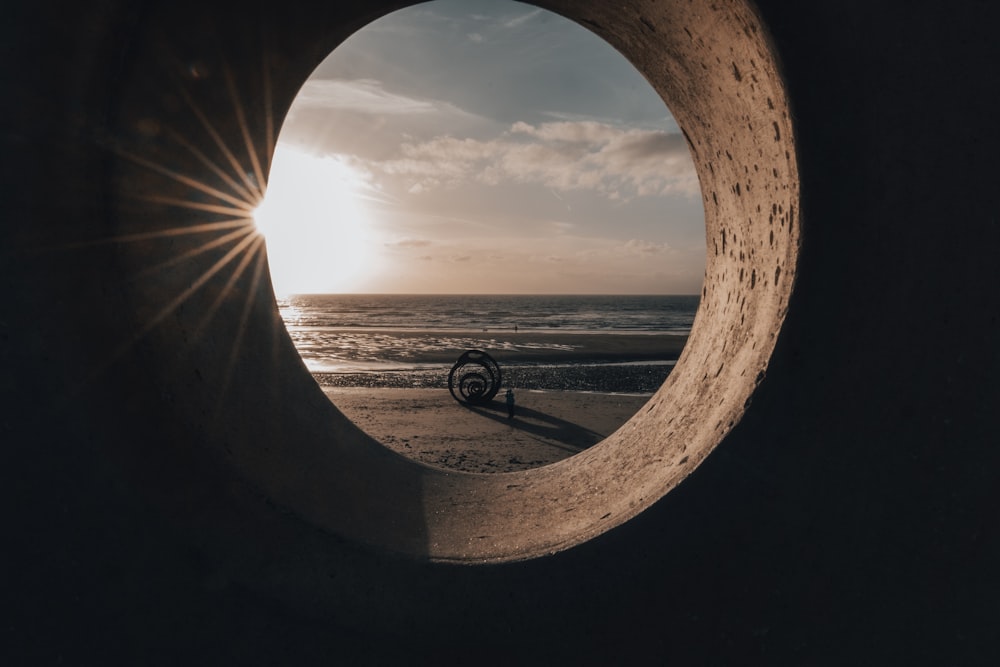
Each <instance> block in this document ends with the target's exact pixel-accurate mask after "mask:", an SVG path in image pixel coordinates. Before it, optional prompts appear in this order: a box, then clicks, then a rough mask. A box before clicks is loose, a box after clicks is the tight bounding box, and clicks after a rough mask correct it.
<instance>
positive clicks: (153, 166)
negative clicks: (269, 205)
mask: <svg viewBox="0 0 1000 667" xmlns="http://www.w3.org/2000/svg"><path fill="white" fill-rule="evenodd" d="M118 154H119V155H121V156H122V157H124V158H125V159H127V160H131V161H132V162H134V163H136V164H138V165H140V166H143V167H146V168H147V169H150V170H152V171H155V172H156V173H158V174H162V175H163V176H166V177H167V178H170V179H172V180H174V181H177V182H178V183H181V184H183V185H187V186H188V187H190V188H193V189H195V190H198V191H200V192H204V193H205V194H207V195H211V196H213V197H215V198H216V199H221V200H222V201H225V202H229V203H230V204H233V205H234V206H240V207H242V206H247V207H250V208H253V206H254V202H253V201H252V200H249V201H248V200H246V199H241V198H239V197H235V196H233V195H230V194H227V193H225V192H222V191H221V190H218V189H216V188H213V187H211V186H209V185H206V184H204V183H202V182H201V181H199V180H197V179H195V178H191V177H190V176H185V175H184V174H179V173H177V172H176V171H173V170H172V169H168V168H166V167H164V166H162V165H159V164H157V163H155V162H153V161H152V160H147V159H145V158H142V157H139V156H138V155H134V154H132V153H128V152H126V151H124V150H120V149H119V150H118Z"/></svg>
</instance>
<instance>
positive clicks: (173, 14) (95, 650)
mask: <svg viewBox="0 0 1000 667" xmlns="http://www.w3.org/2000/svg"><path fill="white" fill-rule="evenodd" d="M404 4H406V3H389V2H386V3H380V2H368V3H363V4H359V5H353V6H348V7H344V6H342V3H326V5H328V6H326V7H325V8H324V9H318V8H316V7H314V6H313V3H280V4H274V3H269V4H263V3H261V4H258V3H246V2H242V3H235V2H232V3H231V2H217V3H211V5H210V6H209V5H207V4H206V3H188V2H185V1H183V0H181V1H178V2H171V3H142V5H141V6H139V3H125V2H112V1H110V0H109V1H105V2H100V1H95V2H90V3H86V2H81V3H72V4H68V3H67V4H65V6H64V7H62V8H61V9H62V12H61V13H56V12H54V11H53V9H52V6H51V5H46V7H44V8H38V9H35V8H33V7H32V6H29V3H19V6H17V7H15V8H14V9H11V10H8V12H7V14H6V20H5V23H4V24H3V35H2V40H0V43H2V44H3V45H4V47H5V50H6V53H5V55H6V56H7V57H6V58H5V60H4V63H5V64H4V66H3V77H4V79H3V83H4V90H5V91H7V93H6V99H7V100H9V101H10V100H13V101H14V102H13V103H10V102H8V104H5V105H4V107H3V112H2V113H3V114H4V128H5V131H4V135H3V136H4V153H3V155H4V157H3V160H4V176H5V179H4V182H5V186H6V188H5V190H6V197H5V199H4V207H5V215H4V224H3V226H2V234H3V242H2V246H0V247H2V249H0V253H2V254H0V258H2V261H0V272H2V278H3V284H5V285H7V286H8V287H9V288H10V293H9V294H8V296H7V309H6V311H5V313H4V314H3V315H2V316H0V340H3V348H2V362H3V368H4V369H5V371H4V373H3V374H2V377H0V387H2V388H3V406H4V411H3V419H2V422H0V428H2V440H3V443H4V447H3V451H4V454H5V457H4V471H5V473H6V474H5V486H4V488H5V491H7V492H8V494H9V497H10V499H9V500H8V502H6V503H5V509H6V510H7V514H8V515H9V516H8V517H7V521H6V522H5V526H6V528H7V534H8V536H9V537H8V540H7V542H8V547H7V549H6V552H7V555H8V563H9V564H8V565H7V567H6V572H5V577H4V584H3V585H4V589H3V593H4V600H5V601H6V602H7V605H6V612H7V615H8V618H7V619H5V622H4V633H5V637H4V641H3V642H2V643H0V645H2V646H3V647H4V648H3V649H2V650H3V651H5V652H10V653H11V655H12V657H13V658H16V660H15V661H13V662H12V663H11V664H19V663H20V664H44V663H49V662H57V661H58V660H59V659H60V658H62V659H64V661H65V662H69V663H87V662H104V663H113V662H132V663H135V662H143V663H149V662H163V663H167V664H176V663H177V662H202V661H204V662H207V661H216V662H223V663H233V662H261V663H264V662H285V663H290V664H292V663H305V662H313V661H324V662H329V661H331V659H334V658H337V657H340V658H342V659H343V660H345V661H347V662H354V663H360V662H367V661H370V662H379V661H383V662H384V661H386V660H392V659H397V660H399V659H403V658H406V657H408V658H409V659H410V660H411V661H412V660H413V659H415V656H417V657H419V658H421V659H423V660H425V661H428V662H430V661H437V662H444V663H449V662H457V661H467V660H468V657H469V651H474V652H475V653H474V655H475V656H476V658H477V659H478V658H479V656H481V655H482V654H483V652H488V653H490V654H494V655H497V656H499V658H501V659H502V658H507V659H510V660H513V659H527V660H528V661H536V662H549V663H551V662H553V661H556V660H559V659H563V660H568V659H571V658H572V659H575V660H576V661H578V662H580V661H582V662H602V661H603V662H608V661H611V662H623V661H624V662H627V661H629V660H631V659H638V658H649V657H650V656H656V660H655V661H657V662H668V661H671V660H674V661H677V662H680V663H682V664H690V663H696V664H699V663H740V662H745V663H753V664H762V663H764V664H780V663H790V664H844V663H845V662H847V663H856V662H873V663H886V662H892V663H902V662H909V663H922V664H941V663H957V664H991V663H993V662H995V661H996V659H997V657H998V655H997V648H996V645H995V642H994V641H993V640H994V639H995V636H994V632H995V630H994V627H995V619H996V618H997V617H998V613H1000V609H998V606H1000V603H998V602H997V600H998V599H1000V596H998V593H1000V590H998V588H1000V587H998V585H997V576H996V575H995V574H994V571H993V569H994V567H995V563H996V562H997V561H998V557H1000V548H998V540H997V536H996V530H995V524H996V509H995V508H996V507H997V506H998V500H1000V498H998V497H997V496H998V491H997V488H998V485H997V476H998V475H997V470H998V467H997V464H998V463H1000V461H998V459H1000V451H998V448H997V446H996V443H997V441H998V438H997V436H996V434H995V432H994V421H995V412H996V407H997V405H998V404H1000V392H998V390H997V382H996V377H997V373H998V371H1000V353H998V351H997V347H996V341H997V340H998V338H1000V336H998V333H1000V321H998V318H1000V306H998V298H997V297H996V295H995V292H994V285H995V282H996V280H995V277H996V270H995V268H994V266H995V261H994V259H993V256H992V255H993V252H994V248H996V247H997V242H998V241H1000V226H998V223H997V220H996V213H995V204H994V202H993V201H992V199H991V198H990V197H989V196H988V193H990V192H991V191H992V186H993V183H992V181H993V175H994V174H995V166H994V164H993V160H994V155H995V149H996V148H997V136H996V135H997V132H996V129H995V119H994V118H993V116H994V115H995V114H993V113H992V110H991V109H990V105H988V104H986V101H987V100H990V99H992V95H993V90H992V88H993V84H994V82H995V78H996V77H995V75H994V74H993V73H992V69H991V68H992V65H993V63H995V62H997V61H998V56H1000V53H998V50H1000V48H998V46H997V42H996V40H995V39H994V38H993V36H992V34H991V33H990V32H989V29H990V27H991V26H993V25H996V21H997V19H1000V10H998V9H996V8H994V7H993V6H992V5H988V4H986V3H980V2H973V1H971V0H969V1H963V2H957V3H948V4H947V5H945V3H937V2H934V3H931V2H916V3H909V4H908V5H907V7H906V8H905V11H900V10H899V8H898V7H897V4H896V3H891V2H888V1H887V0H886V1H882V0H879V1H875V2H860V1H853V0H852V1H848V2H846V3H845V2H842V3H839V4H837V5H836V6H834V5H820V4H813V3H809V4H807V3H799V4H798V5H796V6H791V5H790V3H781V2H777V1H776V0H760V1H759V2H758V9H756V10H754V9H752V8H750V7H748V6H747V5H746V4H744V3H743V2H737V1H736V0H733V1H729V2H714V3H713V2H708V1H707V0H705V1H696V0H691V1H683V0H678V1H677V2H672V3H668V2H652V1H641V0H635V1H629V2H617V3H609V2H601V1H598V0H594V1H593V2H544V3H539V4H540V5H542V6H546V7H549V8H552V9H554V10H556V11H560V12H561V13H563V14H565V15H567V16H569V17H571V18H574V19H575V20H578V21H579V22H580V23H581V24H583V25H585V26H587V27H588V28H590V29H592V30H594V31H595V32H597V33H598V34H599V35H601V36H603V37H604V38H605V39H607V40H608V41H609V42H610V43H611V44H613V45H614V46H616V47H617V48H618V49H620V50H621V51H622V52H623V53H626V54H627V55H628V56H629V57H630V59H631V60H632V61H633V62H634V63H635V64H636V66H637V67H638V68H639V69H640V70H641V71H643V72H644V73H645V74H646V76H647V78H649V80H650V81H651V83H653V85H654V86H656V87H657V89H658V90H659V91H660V92H661V94H662V95H664V96H665V97H666V98H667V99H668V102H669V103H670V106H671V110H672V111H673V112H674V113H675V115H676V116H677V118H678V120H679V122H680V123H681V125H682V127H684V128H685V131H686V133H687V135H688V138H689V140H690V142H691V145H692V148H693V153H694V156H695V160H696V164H697V166H698V169H699V176H700V178H701V181H702V186H703V191H704V195H705V204H706V206H705V208H706V213H707V234H708V247H709V257H708V260H709V262H708V268H707V276H706V288H705V294H704V308H703V310H702V312H701V313H700V314H699V317H698V321H697V323H696V327H695V331H694V332H693V334H692V338H691V343H690V345H689V348H688V349H687V351H686V352H685V355H684V357H683V358H682V360H681V362H680V364H679V365H678V367H677V370H676V371H675V372H674V373H672V374H671V376H670V379H669V380H668V383H667V384H666V385H665V386H664V388H663V389H662V390H661V392H660V393H659V394H658V396H657V397H656V399H654V403H653V404H652V405H651V409H650V411H649V412H647V413H644V414H643V415H641V416H640V417H638V418H637V419H636V420H634V421H633V422H632V423H631V424H630V425H629V426H627V427H626V428H625V429H623V430H622V431H620V432H619V434H618V435H616V436H614V437H613V438H611V439H609V441H607V442H605V443H604V444H602V445H599V446H597V447H594V448H592V449H590V450H588V452H586V453H585V454H584V455H582V456H579V457H574V458H573V459H570V460H568V461H567V462H564V463H560V464H557V465H555V466H551V467H547V468H542V469H538V470H536V471H529V472H525V473H517V474H513V475H494V476H490V478H489V479H487V480H483V479H482V478H478V477H471V476H465V475H447V474H442V473H426V472H417V468H416V466H414V464H412V463H410V462H407V461H405V460H401V459H400V458H398V457H395V456H394V455H392V454H390V453H388V452H387V451H385V450H384V449H382V448H381V447H380V446H378V445H377V444H376V443H374V442H372V441H370V439H368V438H367V436H365V435H364V434H363V433H361V432H359V431H357V429H355V428H354V427H353V426H352V425H351V424H350V423H349V422H348V421H347V420H345V419H344V418H343V417H342V416H341V415H340V414H339V413H338V412H337V411H336V410H335V409H334V408H332V407H330V406H329V403H328V401H326V399H325V397H324V396H323V395H322V392H320V390H319V389H318V388H316V387H315V385H313V384H310V382H311V380H308V376H307V374H306V372H305V369H304V368H303V366H302V364H301V361H300V360H299V358H298V356H297V354H296V353H295V351H294V349H293V348H292V346H291V344H290V342H289V341H288V339H287V335H286V334H285V332H284V331H283V329H282V328H281V326H280V323H279V322H278V320H277V317H276V313H275V310H274V307H273V303H272V299H271V295H270V291H269V287H268V285H267V281H266V280H264V279H263V276H264V275H265V273H264V272H265V270H266V264H265V263H264V260H263V259H262V258H263V254H262V253H260V252H259V248H258V246H257V245H255V242H254V241H253V239H252V237H247V239H248V240H247V241H246V245H245V246H243V247H242V248H243V249H244V250H246V251H247V252H245V253H244V254H242V255H235V254H234V255H233V256H232V257H231V258H230V259H229V262H228V263H226V264H225V266H224V267H223V269H224V270H220V271H218V272H217V273H211V275H210V276H209V278H208V279H204V280H203V279H202V278H200V276H203V275H208V274H206V271H207V272H212V271H214V270H215V267H216V266H217V265H219V264H218V263H220V262H221V261H222V260H224V259H225V258H226V257H227V254H226V253H227V252H228V251H229V249H230V248H232V247H234V246H235V244H237V243H239V241H238V240H237V239H236V238H229V239H228V240H225V241H220V243H219V245H217V246H215V247H213V248H212V249H211V250H209V251H207V252H203V253H197V254H196V253H195V252H194V251H195V250H196V248H197V247H198V246H199V245H200V244H202V243H204V242H205V241H206V240H211V239H216V238H218V239H222V238H223V237H224V236H225V235H226V234H231V233H235V232H238V231H239V227H225V228H216V229H212V230H207V231H205V232H204V233H201V234H198V235H191V234H188V235H180V236H155V235H151V233H154V232H157V231H158V230H163V229H165V228H171V227H175V226H182V227H184V228H187V229H191V226H192V225H195V224H203V223H211V222H222V221H225V220H229V219H233V218H234V217H237V216H234V214H233V212H226V211H224V210H220V209H214V208H206V205H208V206H217V205H218V204H219V201H218V199H217V198H214V197H212V196H211V195H210V193H209V192H207V191H205V190H201V191H198V190H197V188H196V186H193V185H192V183H191V182H189V181H185V180H184V177H185V176H189V177H194V178H197V179H198V180H199V182H202V183H204V185H205V186H207V187H210V188H217V189H219V190H225V191H229V192H232V191H233V190H234V186H233V182H235V183H236V188H237V189H238V188H251V187H252V185H253V182H254V181H255V180H256V181H259V180H260V179H261V177H262V174H263V171H264V170H265V169H266V158H267V152H268V145H269V141H270V140H272V139H273V136H274V132H275V131H276V127H277V125H278V123H279V122H280V118H281V116H282V115H283V111H284V109H286V108H287V105H288V103H289V102H290V101H291V99H292V96H293V95H294V93H295V91H296V89H297V88H298V86H299V85H300V83H301V81H302V80H304V78H305V77H306V76H307V75H308V74H309V72H310V70H311V69H312V67H313V66H314V65H315V64H316V63H318V62H319V60H320V59H322V57H324V56H325V55H326V54H327V53H328V52H329V51H330V50H331V49H332V48H333V47H334V46H335V45H336V44H337V43H338V42H339V41H340V40H341V39H343V38H344V37H346V36H347V35H349V34H350V33H351V32H352V31H354V30H355V29H357V28H358V27H360V26H362V25H364V23H365V22H367V21H368V20H370V19H372V18H374V17H376V16H378V15H380V14H381V13H384V12H385V11H389V10H391V9H393V8H395V7H398V6H402V5H404ZM234 98H236V99H238V101H239V102H240V104H239V105H236V104H234ZM268 109H270V110H272V112H273V115H272V116H270V118H269V117H268V115H267V113H266V111H267V110H268ZM244 128H245V129H244ZM215 137H219V139H220V140H221V143H217V142H216V141H215ZM247 138H249V139H250V141H251V142H252V146H253V148H252V150H248V148H247ZM222 145H225V146H226V147H228V148H229V150H231V151H233V159H234V161H235V162H237V163H238V164H239V165H241V166H242V167H243V172H244V174H246V175H247V180H248V181H249V184H246V183H244V182H243V179H242V177H240V179H239V180H238V181H233V182H227V180H226V177H223V175H222V174H223V173H227V174H232V173H233V172H232V169H231V164H230V161H229V157H228V155H227V154H226V152H225V151H224V150H223V149H222ZM254 159H256V162H257V165H258V166H257V167H254ZM214 167H219V168H220V169H216V168H214ZM258 172H259V173H258ZM228 178H229V179H233V176H229V177H228ZM178 200H185V201H188V202H193V203H194V204H195V205H196V207H195V208H191V207H188V206H178V205H177V201H178ZM758 206H759V208H758ZM111 238H117V239H118V242H114V243H109V242H107V241H108V239H111ZM255 249H257V251H256V252H255ZM187 252H190V253H191V254H185V253H187ZM796 256H797V259H796ZM177 257H183V258H184V259H183V260H175V259H172V258H177ZM243 257H246V258H247V259H246V260H245V262H244V260H243ZM168 262H169V264H168ZM234 270H235V271H234ZM231 276H235V277H234V278H233V279H232V280H230V277H231ZM793 287H794V289H792V288H793ZM227 288H228V290H227ZM181 295H187V296H188V297H189V298H187V299H185V300H184V301H183V302H181V300H180V299H179V297H180V296H181ZM779 326H780V329H779ZM772 346H773V353H772V352H771V350H772ZM8 369H9V370H8ZM751 398H752V401H751V400H750V399H751ZM671 420H673V421H671ZM720 440H721V442H720ZM713 448H714V451H712V450H713ZM710 452H711V454H710V455H709V453H710ZM685 458H686V460H685ZM699 462H701V463H700V465H697V464H698V463H699ZM685 476H686V479H685V480H684V482H683V484H680V485H679V486H676V488H672V487H673V486H674V485H675V484H676V482H677V481H679V480H680V479H682V478H684V477H685ZM671 489H672V490H671ZM667 491H669V493H666V492H667ZM664 493H666V495H663V494H664ZM643 510H644V511H643ZM567 517H571V518H567ZM612 526H615V527H614V529H612V530H608V528H610V527H612ZM567 547H572V548H567ZM550 551H554V552H555V553H553V554H552V555H544V554H546V553H548V552H550ZM521 559H524V560H521ZM479 560H491V561H496V562H495V563H494V564H492V565H475V564H470V561H479ZM504 561H506V562H504ZM387 636H388V637H398V638H402V640H403V641H398V642H386V641H382V639H383V638H384V637H387ZM397 647H398V648H397ZM525 656H527V657H526V658H525ZM5 662H11V661H10V660H5Z"/></svg>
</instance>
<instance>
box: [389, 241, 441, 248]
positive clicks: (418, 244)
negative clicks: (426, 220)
mask: <svg viewBox="0 0 1000 667" xmlns="http://www.w3.org/2000/svg"><path fill="white" fill-rule="evenodd" d="M431 244H432V242H431V241H428V240H427V239H400V240H398V241H388V242H386V243H385V246H386V247H388V248H426V247H427V246H429V245H431Z"/></svg>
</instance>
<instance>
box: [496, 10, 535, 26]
mask: <svg viewBox="0 0 1000 667" xmlns="http://www.w3.org/2000/svg"><path fill="white" fill-rule="evenodd" d="M541 13H542V10H541V9H535V10H532V11H530V12H527V13H526V14H521V15H520V16H515V17H514V18H512V19H510V20H508V21H505V22H504V23H503V24H502V25H503V27H504V28H517V27H519V26H522V25H524V24H525V23H527V22H528V21H530V20H531V19H533V18H535V17H536V16H538V15H539V14H541Z"/></svg>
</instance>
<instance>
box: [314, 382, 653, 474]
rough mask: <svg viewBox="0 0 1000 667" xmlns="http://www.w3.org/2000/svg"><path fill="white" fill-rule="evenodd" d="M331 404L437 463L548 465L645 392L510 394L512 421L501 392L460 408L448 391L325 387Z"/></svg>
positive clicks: (625, 413)
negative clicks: (513, 399) (513, 403)
mask: <svg viewBox="0 0 1000 667" xmlns="http://www.w3.org/2000/svg"><path fill="white" fill-rule="evenodd" d="M323 390H324V392H325V393H326V394H327V396H329V397H330V399H331V400H332V401H333V403H334V404H335V405H336V406H337V407H338V408H339V409H340V410H341V411H342V412H343V413H344V414H345V415H347V417H349V418H350V419H351V420H352V421H353V422H354V423H355V424H357V425H358V426H359V427H361V428H362V429H364V431H365V432H367V433H368V434H369V435H371V436H372V437H374V438H375V439H376V440H378V441H379V442H381V443H382V444H384V445H385V446H386V447H389V448H390V449H393V450H395V451H396V452H399V453H400V454H403V455H404V456H407V457H409V458H411V459H414V460H416V461H420V462H422V463H426V464H428V465H432V466H436V467H439V468H447V469H452V470H462V471H465V472H477V473H495V472H512V471H516V470H525V469H528V468H536V467H539V466H543V465H548V464H550V463H555V462H556V461H560V460H562V459H564V458H567V457H569V456H572V455H573V454H576V453H578V452H580V451H583V450H584V449H586V448H588V447H590V446H592V445H594V444H596V443H598V442H600V441H601V440H603V439H604V438H605V437H607V436H608V435H610V434H611V433H613V432H614V431H615V430H617V429H618V427H619V426H621V425H622V424H624V423H625V422H626V421H628V419H629V418H630V417H631V416H632V415H634V414H635V413H636V412H637V411H638V410H639V408H641V407H642V406H643V405H644V404H645V403H646V402H647V401H648V400H649V396H648V395H625V394H606V393H590V392H579V391H529V390H521V391H518V392H517V393H516V409H515V416H514V418H513V419H508V418H507V408H506V405H505V404H504V402H503V400H502V399H503V394H502V393H501V394H500V395H499V396H498V397H497V398H496V399H495V400H494V401H493V402H492V403H491V404H488V405H486V406H483V407H475V408H473V407H466V406H465V405H463V404H460V403H458V402H457V401H455V399H453V398H452V396H451V394H450V393H449V392H448V390H447V389H387V388H368V387H324V389H323Z"/></svg>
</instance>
